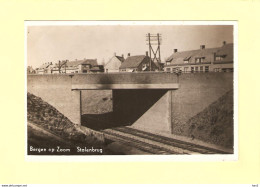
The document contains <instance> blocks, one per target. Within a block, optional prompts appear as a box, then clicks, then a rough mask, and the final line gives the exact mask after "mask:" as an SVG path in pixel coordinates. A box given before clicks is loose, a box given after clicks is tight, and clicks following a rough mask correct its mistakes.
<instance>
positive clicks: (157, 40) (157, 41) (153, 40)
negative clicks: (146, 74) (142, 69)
mask: <svg viewBox="0 0 260 187" xmlns="http://www.w3.org/2000/svg"><path fill="white" fill-rule="evenodd" d="M146 41H148V43H147V45H148V46H149V56H150V71H152V62H153V63H155V60H156V62H157V63H158V64H159V65H160V63H161V48H160V45H161V41H162V36H161V34H159V33H157V34H150V33H148V34H147V35H146ZM152 45H154V46H157V47H155V49H156V50H154V49H153V47H152ZM157 55H158V57H157ZM159 68H160V67H159Z"/></svg>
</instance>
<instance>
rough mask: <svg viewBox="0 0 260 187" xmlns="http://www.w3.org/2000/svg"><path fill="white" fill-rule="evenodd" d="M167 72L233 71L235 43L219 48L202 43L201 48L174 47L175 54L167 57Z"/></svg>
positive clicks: (165, 67) (224, 43) (224, 44)
mask: <svg viewBox="0 0 260 187" xmlns="http://www.w3.org/2000/svg"><path fill="white" fill-rule="evenodd" d="M164 71H167V72H179V71H181V72H183V73H190V72H191V73H195V72H210V71H214V72H227V71H228V72H229V71H233V43H230V44H226V42H225V41H224V42H223V45H222V46H221V47H218V48H206V47H205V45H201V46H200V49H197V50H190V51H182V52H178V50H177V49H174V52H173V54H172V55H171V56H170V57H168V58H167V60H166V63H165V65H164Z"/></svg>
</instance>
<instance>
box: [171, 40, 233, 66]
mask: <svg viewBox="0 0 260 187" xmlns="http://www.w3.org/2000/svg"><path fill="white" fill-rule="evenodd" d="M214 53H215V54H216V56H225V58H224V60H223V61H233V43H231V44H226V45H223V46H222V47H218V48H206V49H197V50H190V51H182V52H176V53H173V54H172V55H171V56H170V57H168V58H167V59H166V62H171V65H173V64H184V61H186V60H188V61H189V63H195V60H196V58H204V62H212V61H214Z"/></svg>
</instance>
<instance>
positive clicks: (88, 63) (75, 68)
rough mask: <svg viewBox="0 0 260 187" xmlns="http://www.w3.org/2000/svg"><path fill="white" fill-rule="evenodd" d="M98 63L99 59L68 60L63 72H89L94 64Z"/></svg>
mask: <svg viewBox="0 0 260 187" xmlns="http://www.w3.org/2000/svg"><path fill="white" fill-rule="evenodd" d="M97 65H98V64H97V59H83V60H77V59H76V60H75V61H67V62H66V63H65V65H64V66H63V67H62V73H88V72H90V69H91V68H92V67H93V66H97Z"/></svg>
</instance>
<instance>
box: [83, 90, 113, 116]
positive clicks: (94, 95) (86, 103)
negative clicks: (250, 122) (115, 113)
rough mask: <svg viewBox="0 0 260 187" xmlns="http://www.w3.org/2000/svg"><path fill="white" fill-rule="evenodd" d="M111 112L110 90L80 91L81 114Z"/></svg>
mask: <svg viewBox="0 0 260 187" xmlns="http://www.w3.org/2000/svg"><path fill="white" fill-rule="evenodd" d="M107 112H112V91H111V90H99V91H97V90H87V91H82V114H102V113H107Z"/></svg>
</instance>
